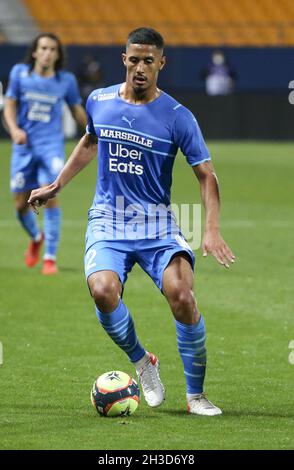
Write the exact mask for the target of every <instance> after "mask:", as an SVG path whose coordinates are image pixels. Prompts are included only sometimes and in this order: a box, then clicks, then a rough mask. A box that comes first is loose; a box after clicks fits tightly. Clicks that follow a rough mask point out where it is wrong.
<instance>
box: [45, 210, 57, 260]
mask: <svg viewBox="0 0 294 470" xmlns="http://www.w3.org/2000/svg"><path fill="white" fill-rule="evenodd" d="M60 226H61V209H60V208H59V207H52V208H48V207H46V209H44V235H45V255H44V258H45V259H55V258H56V252H57V248H58V244H59V238H60Z"/></svg>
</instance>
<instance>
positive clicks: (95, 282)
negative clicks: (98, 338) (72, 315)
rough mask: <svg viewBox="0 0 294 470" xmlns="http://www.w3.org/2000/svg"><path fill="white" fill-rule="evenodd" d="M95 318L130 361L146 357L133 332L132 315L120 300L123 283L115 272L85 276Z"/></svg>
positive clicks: (108, 271) (100, 272)
mask: <svg viewBox="0 0 294 470" xmlns="http://www.w3.org/2000/svg"><path fill="white" fill-rule="evenodd" d="M88 286H89V289H90V293H91V295H92V297H93V300H94V302H95V308H96V314H97V317H98V319H99V321H100V323H101V325H102V326H103V328H104V330H105V331H106V332H107V334H108V335H109V336H110V337H111V339H112V340H113V341H114V342H115V343H116V344H117V345H118V346H119V347H120V348H121V349H122V350H123V351H124V352H125V353H126V354H127V355H128V357H129V359H130V361H131V362H134V363H136V362H138V361H140V359H142V358H143V357H144V356H145V350H144V348H143V347H142V346H141V344H140V342H139V340H138V338H137V335H136V331H135V326H134V322H133V319H132V317H131V314H130V312H129V310H128V308H127V307H126V305H125V304H124V303H123V301H122V299H121V294H122V284H121V282H120V279H119V276H118V274H117V273H116V272H114V271H110V270H107V271H98V272H94V273H93V274H91V275H90V276H89V277H88Z"/></svg>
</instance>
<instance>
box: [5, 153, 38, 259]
mask: <svg viewBox="0 0 294 470" xmlns="http://www.w3.org/2000/svg"><path fill="white" fill-rule="evenodd" d="M10 171H11V180H10V187H11V191H12V193H13V199H14V207H15V212H16V217H17V219H18V220H19V222H20V224H21V226H22V228H23V229H24V230H25V232H26V233H27V234H28V235H29V237H30V239H31V241H30V244H29V247H28V249H27V251H26V253H25V262H26V265H27V266H28V267H32V266H34V265H35V264H36V263H37V262H38V260H39V252H40V248H41V245H42V243H43V234H42V232H41V230H40V229H39V227H38V224H37V219H36V215H35V213H34V212H33V211H32V210H31V208H30V207H29V205H28V203H27V201H28V198H29V195H30V192H31V189H32V188H34V187H37V181H36V178H35V167H34V159H33V155H32V153H31V152H30V151H29V149H27V147H26V146H25V145H24V146H18V147H17V148H16V149H14V150H13V154H12V159H11V169H10Z"/></svg>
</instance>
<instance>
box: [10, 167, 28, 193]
mask: <svg viewBox="0 0 294 470" xmlns="http://www.w3.org/2000/svg"><path fill="white" fill-rule="evenodd" d="M25 183H26V180H25V177H24V174H23V173H22V172H21V171H19V172H18V173H16V175H15V177H14V178H13V179H12V180H11V181H10V188H11V189H12V191H13V190H15V189H23V188H24V187H25Z"/></svg>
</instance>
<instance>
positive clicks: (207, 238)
mask: <svg viewBox="0 0 294 470" xmlns="http://www.w3.org/2000/svg"><path fill="white" fill-rule="evenodd" d="M163 49H164V42H163V38H162V36H161V35H160V34H159V33H158V32H157V31H155V30H154V29H151V28H138V29H136V30H134V31H132V32H131V33H130V34H129V36H128V41H127V46H126V53H124V54H123V56H122V58H123V63H124V65H125V68H126V81H125V82H124V83H120V84H118V85H114V86H111V87H108V88H104V89H102V90H101V89H100V90H94V92H92V93H91V95H90V96H89V98H88V101H87V107H86V109H87V116H88V126H87V134H86V135H85V136H84V137H83V138H82V139H81V141H80V142H79V144H78V145H77V147H76V148H75V149H74V151H73V153H72V154H71V156H70V158H69V160H68V162H67V163H66V165H65V167H64V168H63V170H62V171H61V173H60V175H59V176H58V178H57V179H56V181H55V182H54V183H53V184H51V185H50V186H48V187H47V188H40V189H37V190H35V191H32V193H31V196H30V199H29V202H30V203H31V204H32V206H33V207H37V206H38V205H40V204H43V203H46V202H47V201H48V199H51V198H54V197H55V196H56V195H57V193H58V192H59V191H60V190H61V189H62V188H63V187H64V186H65V185H66V184H67V183H68V182H69V181H70V180H71V179H72V178H73V176H74V175H75V174H76V173H77V172H78V171H80V170H82V169H83V168H84V167H85V166H86V165H87V164H88V163H89V162H90V161H91V160H92V158H93V154H94V153H96V152H97V142H99V152H98V180H97V186H96V194H95V198H94V201H93V204H92V207H91V209H90V211H89V224H88V231H87V236H86V255H85V273H86V278H87V282H88V286H89V289H90V292H91V295H92V297H93V300H94V302H95V306H96V314H97V317H98V319H99V321H100V323H101V325H102V326H103V328H104V329H105V331H106V332H107V334H108V335H109V336H110V337H111V338H112V340H113V341H114V342H115V343H116V344H117V346H119V347H120V348H121V349H122V350H123V351H124V352H125V353H126V354H127V355H128V357H129V359H130V361H131V362H132V363H133V364H134V366H135V368H136V372H137V375H138V377H139V380H140V382H141V385H142V389H143V394H144V397H145V400H146V402H147V403H148V405H149V406H151V407H156V406H159V405H160V404H161V403H162V402H163V400H164V397H165V390H164V386H163V384H162V382H161V380H160V376H159V360H158V358H157V357H156V356H155V355H153V354H151V353H149V352H148V351H146V350H145V349H144V347H143V346H142V345H141V343H140V342H139V340H138V338H137V335H136V332H135V326H134V322H133V319H132V316H131V314H130V312H129V310H128V308H127V307H126V305H125V304H124V303H123V301H122V298H121V297H122V290H123V286H124V283H125V282H126V280H127V276H128V273H129V272H130V271H131V270H132V267H133V266H134V264H135V263H138V264H139V265H140V266H141V268H142V269H143V270H144V271H145V272H146V273H147V274H148V275H149V276H150V277H151V279H152V280H153V282H154V283H155V284H156V286H157V287H158V288H159V289H160V291H161V292H162V293H163V294H164V296H165V297H166V299H167V301H168V303H169V306H170V308H171V311H172V313H173V315H174V319H175V325H176V332H177V340H178V349H179V353H180V355H181V358H182V361H183V365H184V373H185V378H186V384H187V402H188V410H189V412H190V413H192V414H199V415H206V416H214V415H219V414H221V410H220V409H219V408H218V407H217V406H215V405H213V403H211V402H210V401H209V400H208V399H207V398H206V397H205V395H204V393H203V385H204V377H205V370H206V348H205V342H206V333H205V323H204V319H203V316H202V315H201V314H200V312H199V311H198V308H197V305H196V300H195V297H194V293H193V283H194V276H193V268H194V255H193V252H192V249H191V248H190V246H189V245H188V243H187V242H186V240H185V239H184V237H183V235H182V234H181V233H180V230H179V229H178V230H176V222H175V220H174V218H173V217H172V216H171V214H170V209H169V207H170V190H171V182H172V169H173V165H174V160H175V157H176V154H177V151H178V148H181V150H182V152H183V154H184V155H185V156H186V159H187V162H188V163H189V164H190V166H191V167H192V168H193V171H194V173H195V175H196V177H197V178H198V180H199V183H200V188H201V194H202V198H203V203H204V206H205V209H206V223H205V231H204V238H203V244H202V247H203V254H204V255H205V256H206V255H207V254H208V253H211V254H212V255H213V256H214V257H215V258H216V259H217V260H218V262H219V263H220V264H222V265H224V266H226V267H229V264H230V263H231V262H234V259H235V257H234V255H233V253H232V252H231V250H230V248H229V247H228V246H227V244H226V242H225V241H224V240H223V238H222V236H221V234H220V231H219V208H220V202H219V189H218V183H217V178H216V175H215V173H214V169H213V166H212V164H211V162H210V160H211V159H210V155H209V152H208V150H207V147H206V145H205V142H204V139H203V137H202V134H201V131H200V129H199V126H198V124H197V121H196V119H195V117H194V116H193V114H192V113H191V112H190V111H189V110H188V109H187V108H185V107H184V106H182V105H181V104H180V103H178V102H177V101H176V100H175V99H174V98H172V97H171V96H169V95H168V94H166V93H164V92H163V91H162V90H160V89H159V88H157V79H158V74H159V72H160V71H161V70H162V69H163V68H164V65H165V61H166V58H165V56H164V55H163ZM122 141H123V142H122ZM122 149H123V152H121V151H122ZM111 156H112V157H113V156H117V157H118V159H115V158H111ZM119 157H120V158H119ZM117 197H121V204H122V207H117ZM131 204H135V205H136V207H137V208H138V207H139V209H136V210H138V215H139V216H140V218H141V219H140V220H141V221H142V223H140V224H139V223H138V224H136V227H137V225H138V226H139V227H137V228H136V233H134V234H133V233H131V235H130V236H128V235H127V229H128V228H127V226H128V225H129V221H128V216H127V215H126V210H127V208H129V207H130V205H131ZM150 205H151V206H152V205H153V206H154V205H155V206H156V207H160V208H161V213H160V218H162V219H163V218H165V217H166V220H169V222H168V223H167V230H166V231H164V233H162V232H161V231H160V228H159V226H158V225H160V224H158V219H157V217H156V215H155V217H153V218H150V214H149V212H148V211H149V207H150ZM133 207H134V206H133ZM162 219H161V220H162ZM145 224H146V226H147V230H145ZM142 228H143V230H142ZM140 229H141V230H140ZM113 234H115V235H113ZM132 235H134V237H132Z"/></svg>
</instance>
